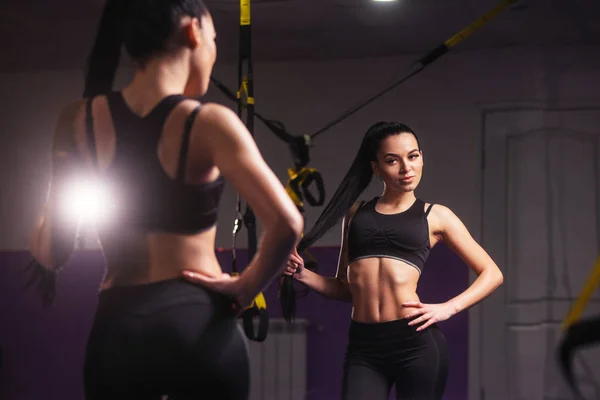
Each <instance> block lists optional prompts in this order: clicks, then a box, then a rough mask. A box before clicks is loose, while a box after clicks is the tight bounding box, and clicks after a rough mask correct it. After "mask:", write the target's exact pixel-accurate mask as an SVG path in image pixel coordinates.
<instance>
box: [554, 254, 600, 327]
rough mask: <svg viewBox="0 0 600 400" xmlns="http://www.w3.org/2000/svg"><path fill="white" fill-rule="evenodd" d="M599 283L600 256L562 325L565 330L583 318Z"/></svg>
mask: <svg viewBox="0 0 600 400" xmlns="http://www.w3.org/2000/svg"><path fill="white" fill-rule="evenodd" d="M599 282H600V256H598V258H597V259H596V265H595V266H594V269H593V270H592V272H591V274H590V277H589V278H588V280H587V281H586V283H585V285H584V286H583V289H582V290H581V293H580V294H579V298H578V299H577V301H576V302H575V304H573V307H571V311H569V314H568V315H567V318H565V320H564V321H563V324H562V328H563V329H568V328H569V327H570V326H571V325H572V324H573V323H575V322H577V320H579V318H581V314H583V310H584V309H585V306H586V305H587V303H588V301H589V299H590V297H591V296H592V293H593V292H594V289H596V287H597V286H598V283H599Z"/></svg>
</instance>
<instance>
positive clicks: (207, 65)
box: [185, 13, 217, 97]
mask: <svg viewBox="0 0 600 400" xmlns="http://www.w3.org/2000/svg"><path fill="white" fill-rule="evenodd" d="M192 30H193V33H192V34H193V35H194V40H195V42H196V46H195V47H194V49H193V50H192V56H191V60H190V62H191V65H190V77H189V79H188V82H187V85H186V88H185V95H186V96H189V97H200V96H203V95H204V94H205V93H206V92H207V91H208V85H209V84H210V75H211V74H212V69H213V66H214V65H215V61H216V59H217V44H216V42H215V38H216V32H215V26H214V25H213V21H212V17H211V16H210V14H209V13H206V14H204V15H203V16H202V17H201V18H200V20H198V19H194V20H192Z"/></svg>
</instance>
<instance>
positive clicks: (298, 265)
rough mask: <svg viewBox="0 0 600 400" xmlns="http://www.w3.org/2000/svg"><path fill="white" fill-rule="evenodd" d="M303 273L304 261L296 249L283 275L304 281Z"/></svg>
mask: <svg viewBox="0 0 600 400" xmlns="http://www.w3.org/2000/svg"><path fill="white" fill-rule="evenodd" d="M303 273H304V259H303V258H302V257H301V256H300V254H298V250H296V249H295V248H294V250H293V251H292V253H291V254H290V258H289V259H288V261H287V264H286V266H285V270H284V271H283V274H284V275H287V276H291V277H293V278H296V279H302V276H303Z"/></svg>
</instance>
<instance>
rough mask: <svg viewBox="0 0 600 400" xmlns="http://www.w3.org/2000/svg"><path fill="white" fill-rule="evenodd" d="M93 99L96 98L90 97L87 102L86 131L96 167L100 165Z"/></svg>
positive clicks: (93, 163)
mask: <svg viewBox="0 0 600 400" xmlns="http://www.w3.org/2000/svg"><path fill="white" fill-rule="evenodd" d="M93 101H94V98H93V97H90V98H89V99H88V101H87V102H86V104H85V133H86V136H87V142H88V145H89V146H90V153H91V156H92V165H93V166H94V167H96V166H97V165H98V154H97V150H96V136H95V135H94V116H93V115H92V102H93Z"/></svg>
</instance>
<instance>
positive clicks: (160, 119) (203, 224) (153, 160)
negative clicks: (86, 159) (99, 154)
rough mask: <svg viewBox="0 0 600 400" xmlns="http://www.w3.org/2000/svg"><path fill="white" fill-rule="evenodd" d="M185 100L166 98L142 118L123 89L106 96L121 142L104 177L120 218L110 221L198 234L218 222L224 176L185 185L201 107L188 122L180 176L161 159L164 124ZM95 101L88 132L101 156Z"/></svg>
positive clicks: (181, 151)
mask: <svg viewBox="0 0 600 400" xmlns="http://www.w3.org/2000/svg"><path fill="white" fill-rule="evenodd" d="M184 99H186V97H184V96H182V95H172V96H167V97H165V98H163V99H162V100H161V101H160V102H159V104H157V105H156V106H155V107H154V108H153V109H152V110H151V112H150V113H149V114H148V115H146V116H145V117H139V116H137V115H135V114H134V113H133V112H132V111H131V110H130V109H129V107H128V106H127V104H126V103H125V100H124V99H123V96H122V94H121V92H111V93H109V94H108V95H107V101H108V106H109V110H110V113H111V116H112V119H113V124H114V128H115V136H116V145H115V156H114V160H113V161H112V163H111V165H110V166H109V167H108V168H107V169H106V170H105V171H104V172H103V174H102V175H103V178H104V179H103V180H105V183H106V184H107V186H109V190H110V194H111V199H112V201H113V203H114V209H113V211H114V213H113V214H115V215H114V217H115V218H111V220H115V221H116V224H117V225H122V226H128V227H132V228H134V229H139V230H142V231H148V232H149V231H160V232H170V233H181V234H193V233H198V232H200V231H203V230H206V229H209V228H211V227H212V226H214V225H215V224H216V223H217V219H218V215H217V214H218V207H219V201H220V198H221V194H222V192H223V187H224V180H223V177H222V176H219V178H218V179H217V180H215V181H213V182H209V183H205V184H201V185H188V184H185V183H184V174H185V167H186V161H187V153H188V147H189V140H190V133H191V128H192V124H193V121H194V118H195V116H196V114H197V113H198V111H199V109H200V106H198V107H197V108H196V109H194V110H193V111H192V113H190V115H189V116H188V118H187V120H186V124H185V131H184V134H183V138H182V144H181V148H180V151H179V164H178V168H177V175H176V178H175V179H172V178H171V177H169V176H168V175H167V174H166V172H165V171H164V169H163V167H162V165H161V164H160V161H159V159H158V155H157V148H158V143H159V140H160V137H161V135H162V130H163V125H164V122H165V120H166V119H167V117H168V116H169V114H170V112H171V111H172V110H173V108H174V107H175V106H176V105H177V104H178V103H179V102H180V101H182V100H184ZM92 100H93V99H91V100H90V101H88V103H87V108H86V131H87V138H88V141H89V144H90V147H91V149H92V154H93V155H94V156H96V146H95V139H94V132H93V117H92V112H91V104H92ZM111 225H114V224H112V223H111Z"/></svg>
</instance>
